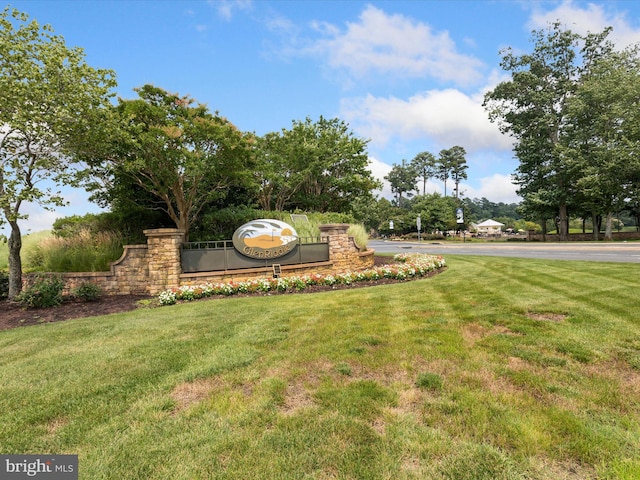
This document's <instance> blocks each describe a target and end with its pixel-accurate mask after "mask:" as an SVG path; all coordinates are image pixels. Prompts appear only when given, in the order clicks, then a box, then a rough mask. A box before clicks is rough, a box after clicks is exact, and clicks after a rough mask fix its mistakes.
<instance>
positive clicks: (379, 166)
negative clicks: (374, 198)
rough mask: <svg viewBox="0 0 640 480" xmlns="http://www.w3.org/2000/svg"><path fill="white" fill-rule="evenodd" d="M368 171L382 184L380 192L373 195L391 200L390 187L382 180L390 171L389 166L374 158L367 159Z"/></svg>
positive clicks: (377, 191)
mask: <svg viewBox="0 0 640 480" xmlns="http://www.w3.org/2000/svg"><path fill="white" fill-rule="evenodd" d="M369 170H370V171H371V173H372V174H373V178H375V179H377V180H380V181H381V182H382V190H376V191H374V195H380V196H381V197H384V198H389V199H390V198H393V193H391V185H390V184H389V182H387V181H386V180H385V179H384V177H385V176H386V175H388V174H389V172H390V171H391V165H387V164H386V163H384V162H381V161H380V160H378V159H377V158H375V157H369Z"/></svg>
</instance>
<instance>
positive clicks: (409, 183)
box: [384, 160, 417, 207]
mask: <svg viewBox="0 0 640 480" xmlns="http://www.w3.org/2000/svg"><path fill="white" fill-rule="evenodd" d="M416 177H417V174H416V171H415V170H414V168H413V166H412V165H411V164H409V165H407V164H406V161H405V160H402V165H396V164H394V165H393V167H392V168H391V171H390V172H389V173H388V174H387V175H386V176H385V177H384V179H385V180H387V181H388V182H389V183H390V184H391V191H392V192H393V193H394V194H395V196H396V204H397V205H398V207H402V194H403V193H407V195H408V196H411V193H410V192H413V191H414V190H417V187H416Z"/></svg>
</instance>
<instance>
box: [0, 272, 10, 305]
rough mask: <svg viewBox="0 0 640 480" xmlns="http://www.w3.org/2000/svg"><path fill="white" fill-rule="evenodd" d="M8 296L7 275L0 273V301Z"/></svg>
mask: <svg viewBox="0 0 640 480" xmlns="http://www.w3.org/2000/svg"><path fill="white" fill-rule="evenodd" d="M8 296H9V274H8V273H7V272H0V300H4V299H5V298H7V297H8Z"/></svg>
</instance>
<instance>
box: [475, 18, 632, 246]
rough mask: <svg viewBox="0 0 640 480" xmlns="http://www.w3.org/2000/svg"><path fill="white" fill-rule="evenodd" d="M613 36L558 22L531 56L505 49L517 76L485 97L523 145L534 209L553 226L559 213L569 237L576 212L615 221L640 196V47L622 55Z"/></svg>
mask: <svg viewBox="0 0 640 480" xmlns="http://www.w3.org/2000/svg"><path fill="white" fill-rule="evenodd" d="M610 31H611V29H609V28H607V29H605V30H604V31H602V32H600V33H596V34H588V35H585V36H580V35H578V34H575V33H573V32H571V31H570V30H567V29H565V28H564V27H562V26H561V25H560V24H559V23H555V24H553V25H551V26H550V27H549V28H548V29H546V30H539V31H536V32H534V34H533V42H534V47H533V51H532V52H531V53H525V54H522V55H516V54H515V52H514V51H513V49H511V48H508V49H506V50H504V51H503V52H502V53H503V57H502V62H501V66H502V68H503V69H504V70H505V71H508V72H510V73H511V79H510V80H507V81H504V82H501V83H500V84H498V85H497V86H496V87H495V89H494V90H492V91H490V92H488V93H487V94H486V96H485V102H484V105H485V107H486V109H487V111H488V113H489V118H490V119H491V120H492V121H495V122H497V123H498V125H499V127H500V129H501V131H502V132H504V133H507V134H509V135H511V136H513V137H514V139H515V141H516V143H515V153H516V156H517V157H518V159H519V162H520V163H519V166H518V168H517V170H516V173H515V180H516V182H517V183H518V185H519V191H518V193H519V194H520V195H521V196H522V197H523V198H524V202H523V204H524V205H523V207H524V211H526V212H527V215H528V216H529V217H530V218H532V219H533V218H537V219H540V220H542V223H543V225H545V224H546V219H548V218H556V217H557V225H558V231H559V234H560V239H561V240H567V239H568V226H569V218H570V213H569V210H570V209H573V212H574V214H580V215H582V214H584V213H585V212H591V213H592V215H593V216H594V217H595V216H596V215H602V214H604V215H606V216H607V218H608V219H609V220H611V218H612V216H613V213H614V212H616V211H620V210H621V209H624V208H626V206H627V205H628V201H629V200H630V199H632V198H633V197H634V192H636V191H637V180H634V179H637V178H638V173H637V172H638V168H637V158H638V151H639V150H638V149H639V147H640V143H639V138H638V130H639V129H640V124H639V123H638V114H637V110H638V109H637V105H638V104H639V103H640V91H639V90H638V87H637V85H638V82H639V81H640V80H639V79H640V68H639V62H638V55H637V49H635V48H630V49H627V50H625V51H624V52H622V53H621V52H620V51H619V50H616V48H615V46H614V45H613V44H612V43H611V42H610V41H609V40H608V39H607V38H608V36H609V34H610ZM594 223H595V222H594ZM608 225H609V227H608V228H607V236H608V237H609V238H610V237H611V235H610V222H608Z"/></svg>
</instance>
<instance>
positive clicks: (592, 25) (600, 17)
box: [527, 0, 640, 48]
mask: <svg viewBox="0 0 640 480" xmlns="http://www.w3.org/2000/svg"><path fill="white" fill-rule="evenodd" d="M534 5H536V7H535V8H534V10H533V13H532V14H531V18H530V20H529V22H528V24H527V25H528V27H530V28H531V29H532V30H539V29H543V28H547V27H548V26H549V25H550V24H552V23H554V22H556V21H560V22H561V23H562V24H564V25H565V26H566V28H567V29H569V30H571V31H573V32H575V33H579V34H581V35H586V34H587V33H598V32H601V31H602V30H604V29H605V28H606V27H613V32H612V33H611V34H610V36H609V39H610V40H611V41H612V42H613V43H615V44H616V45H618V46H619V47H621V48H624V47H626V46H629V45H631V44H634V43H637V42H640V29H638V28H634V27H633V26H632V25H631V24H630V22H629V19H628V18H627V15H626V14H625V13H621V12H619V11H616V12H609V11H607V10H606V3H605V4H596V3H588V4H587V6H586V7H582V6H579V5H577V4H576V3H574V2H573V1H571V0H565V1H564V2H562V3H561V4H560V5H558V6H557V7H556V8H554V9H553V10H548V11H543V10H542V9H541V8H540V7H539V6H538V5H537V4H534ZM618 5H624V3H621V4H618Z"/></svg>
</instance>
